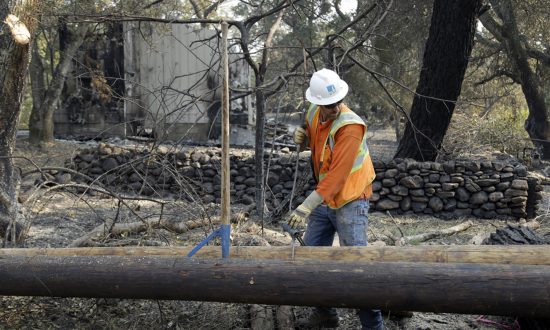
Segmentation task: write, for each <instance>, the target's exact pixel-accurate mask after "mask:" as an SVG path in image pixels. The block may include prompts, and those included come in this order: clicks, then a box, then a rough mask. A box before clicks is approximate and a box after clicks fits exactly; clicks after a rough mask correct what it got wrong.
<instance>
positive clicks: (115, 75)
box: [55, 22, 255, 144]
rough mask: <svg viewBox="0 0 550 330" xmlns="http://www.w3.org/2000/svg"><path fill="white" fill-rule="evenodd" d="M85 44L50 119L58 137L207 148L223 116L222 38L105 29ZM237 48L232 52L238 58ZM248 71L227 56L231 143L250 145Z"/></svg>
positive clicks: (130, 27)
mask: <svg viewBox="0 0 550 330" xmlns="http://www.w3.org/2000/svg"><path fill="white" fill-rule="evenodd" d="M100 30H101V31H99V32H98V33H97V34H96V35H95V36H94V38H92V39H88V40H86V42H85V44H84V45H83V47H82V54H81V55H82V56H81V58H82V59H81V60H79V61H76V62H77V63H75V65H74V72H73V79H68V80H67V83H66V86H65V88H64V92H63V100H62V106H61V107H60V110H59V111H58V112H57V113H56V115H55V133H56V136H58V137H78V138H102V137H109V136H117V137H122V138H125V137H129V136H139V135H141V136H143V135H146V136H153V137H155V138H157V139H159V140H162V141H164V140H171V141H177V142H194V143H205V142H207V141H208V140H211V139H217V138H218V136H219V131H220V122H221V115H220V113H219V110H220V107H221V103H220V100H221V94H220V93H221V67H220V51H219V45H220V40H219V35H218V32H217V31H216V30H215V29H209V28H204V27H203V28H197V27H192V26H189V25H183V24H160V23H143V22H141V23H137V22H125V23H115V24H105V25H103V26H102V29H100ZM235 53H237V51H234V52H232V51H230V54H235ZM249 80H250V75H249V68H248V65H247V64H246V62H245V61H243V60H240V59H239V58H238V57H237V56H236V55H231V57H230V88H231V90H232V101H231V109H230V122H231V134H232V138H231V139H232V143H236V144H253V134H254V133H253V127H254V122H255V120H254V119H255V118H254V111H253V109H252V102H251V100H250V97H242V98H239V97H235V96H238V94H239V93H243V94H246V91H247V90H248V88H249Z"/></svg>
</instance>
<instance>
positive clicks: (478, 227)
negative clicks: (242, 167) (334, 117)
mask: <svg viewBox="0 0 550 330" xmlns="http://www.w3.org/2000/svg"><path fill="white" fill-rule="evenodd" d="M370 139H371V145H370V148H371V152H372V153H373V154H376V153H378V154H380V155H382V157H391V156H390V155H391V153H392V151H393V148H395V140H394V138H393V136H392V134H391V131H389V132H388V131H385V132H374V133H371V136H370ZM92 144H93V143H92ZM88 146H89V144H84V143H80V142H70V141H56V143H55V146H51V147H49V148H45V149H37V148H35V147H32V146H29V145H28V143H27V142H26V140H25V139H24V138H21V139H20V140H19V141H18V145H17V153H18V155H19V156H22V157H26V158H27V159H25V158H19V159H17V164H18V165H19V166H21V167H22V168H23V169H24V172H25V171H27V170H30V169H32V168H33V167H34V166H40V167H43V166H63V163H64V161H65V160H66V159H68V158H70V157H71V156H72V155H74V154H75V152H76V150H77V149H78V148H83V147H88ZM28 159H32V161H33V162H34V164H32V163H31V162H30V161H29V160H28ZM34 179H35V178H27V179H26V180H24V181H23V183H22V190H25V191H30V189H31V188H32V186H33V183H34ZM548 188H549V187H548V186H545V195H544V203H543V205H542V206H541V208H540V210H539V213H538V214H539V216H538V217H537V219H536V220H537V221H538V222H539V223H540V225H541V227H540V228H539V229H538V230H537V232H539V233H541V234H547V233H550V216H549V213H550V210H549V209H550V189H548ZM128 203H129V206H130V208H131V209H129V208H122V209H121V210H118V203H117V201H116V200H114V199H111V198H105V197H104V196H101V195H97V194H96V195H89V194H70V193H66V192H61V191H56V190H54V191H49V192H45V189H42V190H41V191H39V192H38V193H36V194H35V195H32V198H29V199H28V200H27V201H26V202H25V203H24V204H23V212H25V215H26V218H27V219H28V223H27V224H28V225H29V232H28V238H27V239H26V240H25V242H24V243H23V246H25V247H67V246H69V245H70V244H71V243H73V242H75V240H77V239H78V238H79V237H81V236H83V235H85V234H86V233H88V232H89V231H91V230H92V229H94V228H95V227H96V226H99V225H101V224H103V223H105V222H106V221H109V219H113V218H114V217H115V216H117V214H118V222H119V223H130V222H133V221H136V215H137V216H139V217H141V218H142V219H156V218H159V217H161V216H162V217H164V218H172V219H174V220H175V221H182V220H193V219H197V217H206V216H209V217H212V218H215V217H216V216H218V215H219V214H218V213H219V205H215V204H209V205H200V204H198V203H189V202H178V203H172V204H170V205H168V206H167V207H166V208H165V209H163V210H162V212H161V211H160V209H159V207H158V204H156V203H154V202H151V201H131V202H128ZM242 207H243V206H241V205H233V206H232V212H233V213H237V212H239V211H241V210H242ZM117 210H118V211H117ZM468 220H471V221H472V222H473V226H472V227H470V228H469V229H467V230H466V231H463V232H460V233H458V234H455V235H452V236H445V237H440V238H436V239H432V240H430V241H427V242H423V243H420V244H440V245H449V244H474V243H475V244H479V242H480V241H481V240H482V239H483V238H484V237H486V236H487V235H489V234H490V233H491V232H494V231H495V230H496V229H497V228H500V227H502V226H504V225H505V224H506V222H504V221H499V220H486V219H476V218H471V219H466V218H465V219H457V220H452V221H449V220H441V219H438V218H434V217H428V216H422V217H419V216H407V217H398V216H394V217H392V216H390V215H388V214H384V213H380V212H373V213H371V214H370V215H369V242H371V243H374V242H377V243H376V244H392V242H391V240H389V239H388V233H390V235H389V236H395V237H400V236H401V235H404V236H410V235H413V234H419V233H425V232H430V231H434V230H437V229H443V228H448V227H452V226H454V225H457V224H460V223H463V222H465V221H468ZM258 222H259V221H258V220H257V219H254V218H253V217H252V218H248V219H244V220H242V222H240V223H238V224H236V225H235V226H234V228H233V229H232V238H233V244H234V245H255V244H257V245H265V244H270V245H288V244H290V239H289V238H288V237H286V236H285V235H284V234H282V230H281V229H280V226H279V225H278V224H270V223H266V224H265V227H266V229H268V230H267V231H265V234H264V235H263V236H262V234H261V230H260V227H259V225H258ZM210 232H211V228H209V227H201V228H197V229H195V230H192V231H188V232H184V233H174V232H172V231H169V230H166V229H163V228H160V229H151V230H148V231H146V232H140V233H129V234H122V235H118V236H110V237H104V238H102V240H101V241H100V242H98V243H100V244H102V245H104V246H124V245H142V246H143V245H164V246H165V245H171V246H194V245H196V244H197V243H198V242H199V241H200V240H202V239H203V238H204V237H205V235H207V234H209V233H210ZM308 311H309V309H308V308H302V307H296V308H294V313H295V315H296V316H297V317H303V316H306V315H307V313H308ZM339 311H340V321H341V322H340V323H341V325H340V327H339V328H338V329H341V330H343V329H360V324H359V322H358V318H357V317H356V315H355V312H354V311H353V310H347V309H341V310H339ZM385 321H386V328H387V329H517V324H515V320H514V318H511V317H510V318H508V317H492V316H482V315H459V314H434V313H416V312H415V313H413V315H412V316H411V317H405V318H402V317H397V316H395V315H391V314H390V315H385ZM250 324H251V322H250V306H249V305H244V304H224V303H206V302H187V301H150V300H124V299H80V298H70V299H69V298H49V297H0V329H120V328H127V329H161V328H165V329H250V326H251V325H250Z"/></svg>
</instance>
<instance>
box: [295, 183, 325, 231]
mask: <svg viewBox="0 0 550 330" xmlns="http://www.w3.org/2000/svg"><path fill="white" fill-rule="evenodd" d="M322 202H323V197H322V196H321V195H319V193H318V192H317V191H315V190H314V191H313V192H312V193H311V194H309V196H307V198H306V199H305V200H304V202H303V203H302V204H300V205H298V207H297V208H296V209H295V210H294V211H292V213H291V214H290V217H289V218H288V225H289V226H290V227H291V228H294V229H297V228H299V227H304V226H305V225H306V219H307V218H308V217H309V215H310V214H311V212H312V211H313V209H315V208H316V207H317V206H319V205H320V204H321V203H322Z"/></svg>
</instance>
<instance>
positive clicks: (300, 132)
mask: <svg viewBox="0 0 550 330" xmlns="http://www.w3.org/2000/svg"><path fill="white" fill-rule="evenodd" d="M306 137H307V133H306V130H305V129H303V128H302V127H298V128H296V129H295V130H294V143H296V144H298V145H300V144H302V143H304V142H305V141H306Z"/></svg>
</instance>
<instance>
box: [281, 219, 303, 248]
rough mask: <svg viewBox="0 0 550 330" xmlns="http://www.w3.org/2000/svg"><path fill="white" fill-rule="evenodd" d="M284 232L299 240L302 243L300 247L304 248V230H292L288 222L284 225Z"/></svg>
mask: <svg viewBox="0 0 550 330" xmlns="http://www.w3.org/2000/svg"><path fill="white" fill-rule="evenodd" d="M283 230H284V231H285V232H287V233H288V234H289V235H290V237H292V238H293V239H297V240H298V242H300V245H302V246H305V245H306V244H305V243H304V240H303V239H302V235H303V233H304V232H303V231H302V230H299V229H295V228H292V227H290V226H289V225H288V223H286V222H284V223H283Z"/></svg>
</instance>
